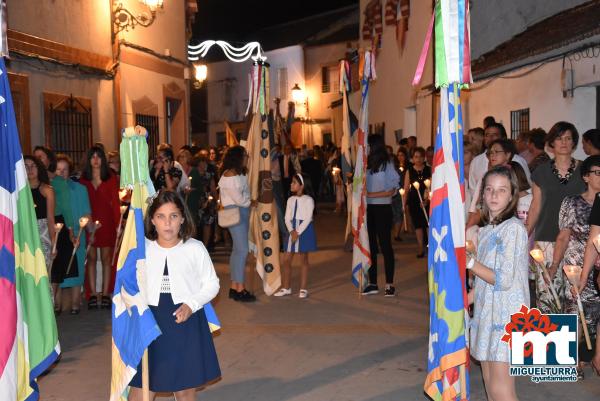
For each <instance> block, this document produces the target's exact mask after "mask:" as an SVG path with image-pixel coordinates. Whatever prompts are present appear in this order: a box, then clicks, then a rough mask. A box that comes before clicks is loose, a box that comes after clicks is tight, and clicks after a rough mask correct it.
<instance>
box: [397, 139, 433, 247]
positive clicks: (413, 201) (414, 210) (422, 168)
mask: <svg viewBox="0 0 600 401" xmlns="http://www.w3.org/2000/svg"><path fill="white" fill-rule="evenodd" d="M412 159H413V165H412V166H410V167H409V168H408V174H406V176H405V177H404V192H405V194H406V197H403V198H402V202H404V205H405V206H406V205H407V204H408V210H409V214H410V218H411V221H412V224H413V227H414V229H415V234H416V236H417V244H418V246H419V252H418V253H417V258H423V257H425V245H426V244H427V227H428V224H427V218H426V217H425V213H427V214H429V207H428V206H429V205H428V201H426V200H425V190H426V189H427V188H426V187H425V180H427V179H431V167H429V166H427V165H426V164H425V149H423V148H422V147H420V146H418V147H416V148H415V149H414V150H413V157H412ZM415 182H418V183H419V189H418V190H417V189H416V188H415V186H414V185H413V184H414V183H415ZM417 191H419V193H420V194H421V196H420V197H419V193H417ZM421 200H423V202H424V203H421ZM404 209H406V207H404Z"/></svg>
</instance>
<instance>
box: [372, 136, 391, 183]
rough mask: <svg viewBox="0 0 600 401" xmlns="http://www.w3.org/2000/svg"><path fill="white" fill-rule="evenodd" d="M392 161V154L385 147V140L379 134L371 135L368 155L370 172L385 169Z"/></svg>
mask: <svg viewBox="0 0 600 401" xmlns="http://www.w3.org/2000/svg"><path fill="white" fill-rule="evenodd" d="M389 162H390V155H389V154H388V151H387V148H386V147H385V140H384V139H383V136H381V135H379V134H373V135H369V156H368V157H367V169H368V170H369V171H370V173H371V174H372V173H377V172H378V171H383V170H385V168H386V167H387V164H388V163H389Z"/></svg>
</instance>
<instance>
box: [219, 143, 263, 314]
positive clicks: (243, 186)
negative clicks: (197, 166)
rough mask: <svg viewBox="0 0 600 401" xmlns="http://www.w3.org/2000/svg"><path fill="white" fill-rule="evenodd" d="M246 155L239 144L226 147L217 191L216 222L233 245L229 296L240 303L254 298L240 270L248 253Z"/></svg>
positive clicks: (230, 258)
mask: <svg viewBox="0 0 600 401" xmlns="http://www.w3.org/2000/svg"><path fill="white" fill-rule="evenodd" d="M247 161H248V154H247V153H246V150H245V149H244V148H243V147H241V146H233V147H231V148H229V149H228V150H227V152H226V153H225V156H224V157H223V164H222V166H221V171H222V173H221V179H220V180H219V194H220V200H221V208H220V209H219V212H218V216H217V219H218V222H219V225H220V226H221V227H226V228H228V229H229V232H230V233H231V238H232V241H233V247H232V249H231V256H230V257H229V270H230V273H231V288H230V289H229V298H232V299H233V300H234V301H240V302H253V301H256V297H255V296H254V295H253V294H251V293H250V292H248V291H247V290H246V289H245V288H244V273H245V269H246V258H247V256H248V251H249V249H248V226H249V222H250V206H251V204H252V202H251V201H250V189H249V187H248V177H247V176H246V164H247Z"/></svg>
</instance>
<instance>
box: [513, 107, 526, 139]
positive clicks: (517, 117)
mask: <svg viewBox="0 0 600 401" xmlns="http://www.w3.org/2000/svg"><path fill="white" fill-rule="evenodd" d="M527 131H529V109H528V108H527V109H520V110H514V111H511V112H510V137H511V138H512V139H517V137H518V136H519V134H520V133H522V132H527Z"/></svg>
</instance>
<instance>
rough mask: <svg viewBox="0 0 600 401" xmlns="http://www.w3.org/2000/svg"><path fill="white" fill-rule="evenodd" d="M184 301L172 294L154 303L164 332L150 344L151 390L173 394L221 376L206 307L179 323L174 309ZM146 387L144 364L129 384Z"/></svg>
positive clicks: (159, 323) (154, 312) (161, 295)
mask: <svg viewBox="0 0 600 401" xmlns="http://www.w3.org/2000/svg"><path fill="white" fill-rule="evenodd" d="M180 305H181V304H177V305H175V304H173V299H172V298H171V294H164V293H163V294H160V301H159V303H158V306H150V310H151V311H152V314H153V315H154V318H155V319H156V323H157V324H158V326H159V327H160V330H161V331H162V335H161V336H159V337H158V338H157V339H156V340H154V342H153V343H152V344H150V346H149V347H148V366H149V369H148V370H149V377H150V391H153V392H164V393H172V392H175V391H181V390H186V389H189V388H197V387H201V386H202V385H204V384H205V383H207V382H210V381H213V380H215V379H217V378H219V377H220V376H221V369H220V368H219V361H218V359H217V353H216V351H215V345H214V343H213V339H212V335H211V333H210V329H209V328H208V322H207V320H206V315H205V313H204V309H200V310H198V311H197V312H196V313H194V314H192V316H190V318H189V319H188V320H187V321H185V322H184V323H180V324H178V323H175V316H173V312H175V310H177V308H179V306H180ZM129 385H130V386H132V387H138V388H141V387H142V364H141V362H140V365H139V366H138V368H137V373H136V375H135V376H134V377H133V379H132V380H131V382H130V383H129Z"/></svg>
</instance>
